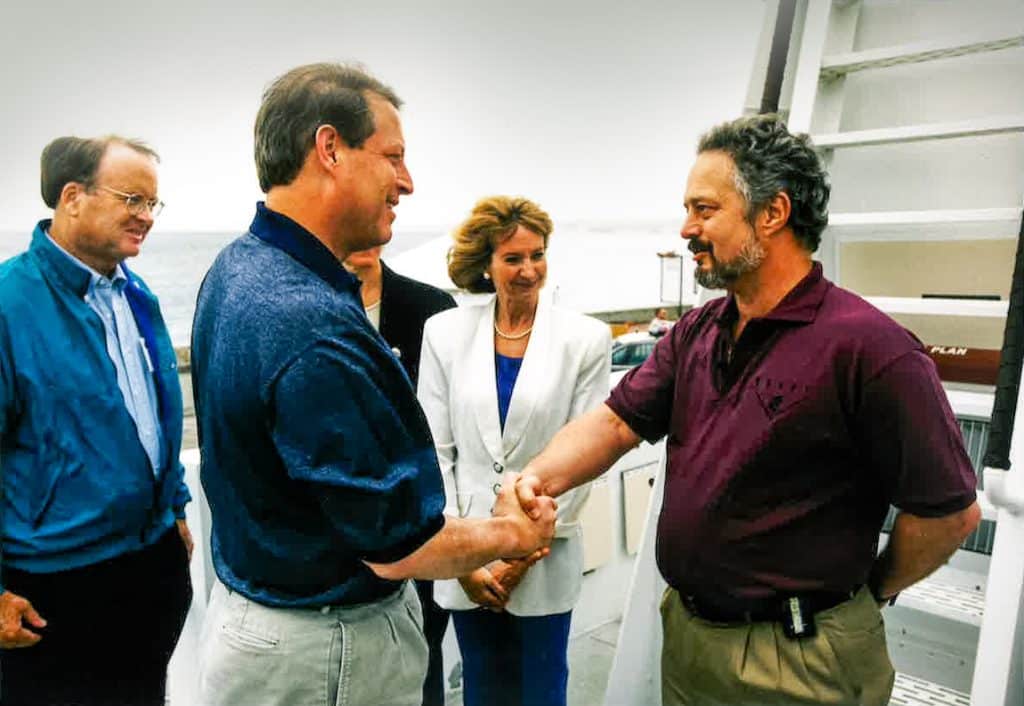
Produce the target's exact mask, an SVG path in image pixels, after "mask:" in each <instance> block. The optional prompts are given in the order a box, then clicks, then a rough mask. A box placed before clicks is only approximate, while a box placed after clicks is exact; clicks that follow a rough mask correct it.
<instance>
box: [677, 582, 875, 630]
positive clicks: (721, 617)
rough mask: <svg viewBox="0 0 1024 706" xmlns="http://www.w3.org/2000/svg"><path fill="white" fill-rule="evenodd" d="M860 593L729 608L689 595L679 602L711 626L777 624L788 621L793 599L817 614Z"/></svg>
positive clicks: (813, 594) (818, 594) (806, 595)
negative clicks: (786, 619)
mask: <svg viewBox="0 0 1024 706" xmlns="http://www.w3.org/2000/svg"><path fill="white" fill-rule="evenodd" d="M858 590H860V586H856V587H854V588H852V589H850V590H849V591H815V592H811V593H799V594H794V595H791V596H779V597H775V598H766V599H758V600H754V601H748V602H746V603H743V602H739V603H735V604H732V605H729V606H724V605H721V604H719V603H713V602H710V601H708V600H707V599H704V598H699V597H697V596H694V595H688V594H685V593H680V594H679V599H680V600H681V601H682V603H683V605H684V606H685V607H686V609H687V610H688V611H690V613H692V614H693V615H695V616H697V617H698V618H700V619H701V620H707V621H708V622H711V623H773V622H778V621H781V620H783V619H785V617H786V615H787V613H788V612H789V611H790V601H791V599H793V598H796V599H797V600H799V601H800V602H801V603H802V604H803V606H804V610H805V611H806V612H807V613H809V614H814V613H820V612H821V611H823V610H828V609H829V608H835V607H836V606H837V605H839V604H840V603H845V602H846V601H848V600H850V599H851V598H853V597H854V595H856V593H857V591H858Z"/></svg>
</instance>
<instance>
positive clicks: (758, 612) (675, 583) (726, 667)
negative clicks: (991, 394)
mask: <svg viewBox="0 0 1024 706" xmlns="http://www.w3.org/2000/svg"><path fill="white" fill-rule="evenodd" d="M828 197H829V186H828V178H827V175H826V174H825V171H824V169H823V168H822V165H821V163H820V161H819V159H818V156H817V154H816V153H815V151H814V148H813V146H812V145H811V144H810V143H809V141H808V139H807V137H806V135H793V134H790V133H789V131H788V130H787V128H786V126H785V124H784V123H782V121H781V120H779V118H778V117H776V116H757V117H752V118H743V119H740V120H737V121H734V122H731V123H725V124H723V125H720V126H718V127H717V128H714V129H713V130H711V131H710V132H709V133H707V134H706V135H704V136H703V137H702V138H701V141H700V144H699V147H698V155H697V161H696V164H695V165H694V167H693V169H692V170H691V171H690V176H689V179H688V180H687V184H686V195H685V199H684V203H685V206H686V212H687V214H686V221H685V223H684V224H683V228H682V237H683V238H685V239H686V240H687V241H688V243H689V245H688V247H689V249H690V251H691V252H692V253H694V259H695V260H696V262H697V270H696V278H697V281H698V282H700V283H701V284H702V285H703V286H705V287H708V288H713V289H726V290H728V292H729V295H728V296H727V297H725V298H722V299H716V300H714V301H711V302H709V303H708V304H706V305H704V306H703V307H699V308H697V309H694V310H692V311H690V312H687V314H686V315H685V316H684V317H683V318H682V319H680V321H679V322H677V323H676V325H675V326H674V327H673V328H672V330H671V331H670V332H669V333H667V334H666V335H665V336H664V337H662V339H661V340H660V341H659V342H658V343H657V344H656V345H655V348H654V352H653V353H652V355H651V356H650V358H648V359H647V361H646V362H645V363H643V364H642V365H641V366H640V367H638V368H636V369H634V370H632V371H630V372H629V373H627V374H626V376H625V377H624V378H623V379H622V381H621V382H620V383H619V385H618V386H617V387H616V388H615V390H613V391H612V394H611V396H610V397H609V398H608V401H607V403H606V404H605V405H603V406H601V407H599V408H598V409H597V410H595V411H594V412H592V413H590V414H587V415H586V416H584V417H583V418H581V419H580V420H578V421H577V422H574V423H573V424H570V425H568V426H567V427H566V428H565V429H563V430H562V431H560V432H559V433H558V434H557V435H556V436H555V438H554V440H553V441H552V442H551V444H550V445H549V447H548V448H547V449H545V451H544V453H542V454H541V455H540V456H539V457H538V458H536V459H535V460H534V461H533V462H531V464H530V466H529V467H528V468H527V469H526V470H524V472H523V477H522V478H521V479H520V480H519V482H518V487H519V491H520V497H521V500H522V501H523V503H524V504H525V505H529V503H530V498H531V495H532V493H533V492H534V491H536V490H539V489H543V491H544V492H546V493H550V494H552V495H555V494H557V493H559V492H561V491H563V490H565V489H568V488H571V487H573V486H574V485H576V484H577V483H581V482H586V481H587V480H588V479H590V478H592V477H593V476H595V475H596V474H598V473H600V472H601V471H603V470H604V469H606V468H607V467H608V466H610V465H611V464H612V463H614V462H615V460H616V459H617V458H619V457H620V456H621V455H622V454H623V453H624V452H625V451H627V450H628V449H630V448H632V447H633V446H635V445H636V444H637V443H639V441H640V440H641V439H647V440H649V441H652V442H653V441H655V440H657V439H660V438H661V437H663V436H666V435H667V436H668V441H667V455H668V468H667V470H666V473H665V492H664V501H663V503H662V510H661V515H660V517H659V520H658V528H657V551H656V554H657V561H658V568H659V570H660V571H661V573H662V575H663V576H664V577H665V580H666V581H667V582H668V585H669V588H668V590H667V591H666V593H665V596H664V599H663V601H662V604H661V612H662V625H663V630H664V647H663V651H662V685H661V691H662V701H663V703H664V704H665V706H673V705H676V704H701V706H705V705H707V706H711V705H715V706H718V705H720V704H738V703H750V704H754V703H756V704H759V705H764V706H767V705H770V704H779V705H782V704H785V705H786V706H792V705H794V704H805V705H807V706H810V705H812V704H815V705H818V704H834V705H840V704H841V705H843V706H846V705H847V704H859V705H862V706H884V705H885V704H887V703H888V702H889V696H890V693H891V691H892V687H893V682H894V679H895V673H894V672H893V668H892V664H891V662H890V660H889V655H888V652H887V649H886V642H885V626H884V623H883V619H882V615H881V612H880V610H879V607H880V604H882V603H884V602H887V601H889V600H890V599H892V598H893V597H894V596H895V595H896V593H897V592H899V591H900V590H902V589H904V588H906V587H907V586H910V585H912V584H913V583H915V582H916V581H919V580H920V579H922V578H924V577H925V576H927V575H928V574H929V573H931V572H932V571H934V570H935V569H936V568H938V567H939V566H940V565H942V564H943V563H944V562H945V561H946V559H947V558H948V557H949V556H950V555H951V554H952V553H953V552H954V551H955V550H956V548H957V547H958V546H959V545H960V543H961V542H962V541H963V540H964V538H965V537H966V536H967V535H968V534H970V532H971V531H972V530H973V529H974V528H975V527H976V526H977V523H978V521H979V519H980V511H979V509H978V505H977V503H976V502H975V475H974V471H973V469H972V468H971V463H970V460H969V458H968V457H967V454H966V452H965V450H964V446H963V439H962V436H961V434H960V429H959V427H958V426H957V423H956V420H955V419H954V417H953V413H952V411H951V410H950V408H949V404H948V402H947V400H946V395H945V393H944V391H943V389H942V386H941V384H940V382H939V378H938V374H937V373H936V370H935V365H934V364H933V363H932V361H931V358H929V356H928V354H927V352H926V351H925V350H924V348H923V346H922V345H921V343H920V342H919V341H918V340H917V339H916V338H914V337H913V336H912V335H911V334H910V333H908V332H907V331H906V330H904V329H903V328H902V327H900V326H899V325H898V324H897V323H896V322H894V321H893V320H891V319H890V318H888V317H887V316H885V315H884V314H883V313H881V312H880V311H878V310H877V309H875V308H874V307H872V306H871V305H870V304H868V303H867V302H865V301H864V300H863V299H861V298H860V297H858V296H856V295H854V294H853V293H851V292H847V291H845V290H843V289H840V288H839V287H836V286H835V285H833V284H832V283H831V282H829V281H828V280H826V279H825V278H824V276H823V275H822V269H821V265H820V264H819V263H816V262H814V261H813V260H812V253H813V252H814V251H815V250H816V249H817V247H818V244H819V241H820V238H821V233H822V231H823V229H824V228H825V225H826V223H827V222H828ZM890 504H892V505H895V506H896V507H897V508H899V510H900V512H899V514H898V515H897V517H896V524H895V526H894V528H893V530H892V534H891V535H890V539H889V543H888V545H887V546H886V548H885V550H884V551H883V552H882V553H881V554H880V555H878V556H877V558H876V555H875V551H876V548H877V543H878V533H879V531H880V530H881V527H882V523H883V521H884V519H885V516H886V511H887V510H888V508H889V505H890Z"/></svg>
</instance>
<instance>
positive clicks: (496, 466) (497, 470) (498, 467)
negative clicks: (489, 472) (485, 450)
mask: <svg viewBox="0 0 1024 706" xmlns="http://www.w3.org/2000/svg"><path fill="white" fill-rule="evenodd" d="M493 468H494V472H495V473H501V472H502V471H504V470H505V467H504V466H502V465H501V464H500V463H498V462H497V461H495V462H494V466H493Z"/></svg>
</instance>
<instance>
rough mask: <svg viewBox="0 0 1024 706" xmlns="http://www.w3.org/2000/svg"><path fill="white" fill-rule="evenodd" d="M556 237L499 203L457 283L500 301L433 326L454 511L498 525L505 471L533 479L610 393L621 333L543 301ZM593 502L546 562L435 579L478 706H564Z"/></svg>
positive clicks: (523, 206) (568, 504) (479, 219)
mask: <svg viewBox="0 0 1024 706" xmlns="http://www.w3.org/2000/svg"><path fill="white" fill-rule="evenodd" d="M551 230H552V225H551V219H550V218H549V217H548V215H547V214H546V213H545V212H544V211H542V210H541V209H540V208H539V207H538V206H537V205H536V204H534V203H533V202H531V201H529V200H527V199H524V198H510V197H505V196H494V197H490V198H486V199H483V200H481V201H480V202H478V203H477V204H476V206H475V207H474V209H473V212H472V214H471V215H470V217H469V218H468V219H467V220H466V221H465V222H464V223H463V224H462V225H461V226H460V227H459V228H458V229H457V230H456V232H455V234H454V237H455V244H454V246H453V247H452V249H451V251H450V252H449V267H448V272H449V275H450V276H451V278H452V281H453V282H455V283H456V284H457V285H458V286H459V287H461V288H463V289H465V290H468V291H470V292H478V293H479V292H495V296H493V297H491V298H489V299H488V300H487V301H485V302H483V303H476V304H471V305H468V306H463V307H460V308H457V309H451V310H449V311H445V312H442V313H440V314H437V315H436V316H434V317H432V318H431V319H429V320H428V321H427V324H426V327H425V329H424V335H423V352H422V357H421V360H420V379H419V388H418V391H419V398H420V403H421V404H422V406H423V410H424V412H425V413H426V416H427V420H428V421H429V423H430V429H431V432H432V433H433V435H434V442H435V444H436V446H437V455H438V460H439V461H440V464H441V472H442V475H443V477H444V485H445V494H446V498H447V504H446V507H445V512H447V513H448V514H451V515H457V516H460V517H487V516H489V515H490V514H491V507H492V506H493V504H494V498H495V495H496V493H497V490H498V489H499V488H500V487H501V482H502V477H503V474H506V473H511V472H518V471H520V470H521V469H522V468H523V467H524V466H525V465H526V463H527V462H528V461H529V460H530V459H532V458H533V457H534V456H535V455H537V454H538V453H539V452H540V451H541V450H542V449H543V448H544V446H545V445H546V444H547V443H548V441H549V440H550V439H551V437H552V436H553V435H554V434H555V432H557V431H558V430H559V429H560V428H561V427H562V426H563V425H564V424H565V423H566V422H568V421H569V420H571V419H573V418H574V417H577V416H579V415H580V414H582V413H584V412H586V411H588V410H590V409H592V408H593V407H596V406H597V405H599V404H601V402H603V401H604V399H605V398H606V397H607V395H608V385H609V373H610V351H611V333H610V331H609V329H608V326H607V325H605V324H603V323H601V322H600V321H597V320H596V319H592V318H590V317H587V316H583V315H581V314H578V313H575V312H572V311H567V310H563V309H559V308H558V307H554V306H551V305H550V304H549V303H547V302H546V300H545V299H544V298H542V297H541V288H542V287H543V286H544V281H545V279H546V276H547V262H546V259H545V250H546V248H547V241H548V236H549V235H550V233H551ZM588 493H589V488H587V487H581V488H577V489H576V490H574V491H571V492H570V493H567V494H565V495H563V496H561V497H560V498H559V499H558V504H559V507H558V524H557V528H556V536H555V540H554V541H553V542H552V544H551V548H550V553H549V554H548V555H547V556H544V557H543V558H541V557H540V555H535V556H533V557H531V558H530V559H528V560H523V561H519V562H495V563H494V564H492V565H490V566H488V567H484V568H482V569H479V570H477V571H475V572H473V573H472V574H469V575H467V576H463V577H461V578H459V579H458V580H450V581H438V582H437V583H436V585H435V600H436V601H437V602H438V604H439V605H441V606H442V607H443V608H447V609H449V610H451V611H453V613H452V618H453V622H454V625H455V631H456V636H457V638H458V642H459V649H460V651H461V652H462V660H463V700H464V704H466V706H485V705H486V706H495V705H496V704H499V705H500V704H515V705H516V706H519V705H521V704H531V705H534V704H536V705H541V704H543V705H545V706H547V705H548V704H550V705H551V706H564V704H565V694H566V685H567V682H568V663H567V658H566V650H567V646H568V638H569V622H570V618H571V612H572V608H573V606H574V605H575V604H576V601H577V599H578V598H579V593H580V584H581V579H582V571H583V549H582V543H581V538H580V529H579V513H580V510H581V508H582V506H583V503H584V502H585V501H586V498H587V494H588Z"/></svg>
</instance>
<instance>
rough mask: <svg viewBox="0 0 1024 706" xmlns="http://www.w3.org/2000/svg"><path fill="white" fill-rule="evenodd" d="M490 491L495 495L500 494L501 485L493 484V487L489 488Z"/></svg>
mask: <svg viewBox="0 0 1024 706" xmlns="http://www.w3.org/2000/svg"><path fill="white" fill-rule="evenodd" d="M491 489H492V490H493V491H494V494H495V495H497V494H498V493H500V492H501V483H495V484H494V485H493V486H491Z"/></svg>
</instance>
